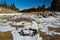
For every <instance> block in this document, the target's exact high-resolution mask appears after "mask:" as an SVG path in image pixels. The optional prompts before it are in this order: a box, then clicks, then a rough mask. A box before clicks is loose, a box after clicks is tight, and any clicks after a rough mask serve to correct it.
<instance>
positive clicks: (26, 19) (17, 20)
mask: <svg viewBox="0 0 60 40" xmlns="http://www.w3.org/2000/svg"><path fill="white" fill-rule="evenodd" d="M14 21H16V22H21V21H26V22H32V21H34V20H33V19H31V18H23V17H22V18H18V19H15V20H14Z"/></svg>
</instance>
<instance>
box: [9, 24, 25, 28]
mask: <svg viewBox="0 0 60 40" xmlns="http://www.w3.org/2000/svg"><path fill="white" fill-rule="evenodd" d="M10 26H11V27H15V28H16V29H18V28H23V27H24V25H10Z"/></svg>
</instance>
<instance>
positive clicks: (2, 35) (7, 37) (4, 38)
mask: <svg viewBox="0 0 60 40" xmlns="http://www.w3.org/2000/svg"><path fill="white" fill-rule="evenodd" d="M0 40H13V38H12V34H11V32H0Z"/></svg>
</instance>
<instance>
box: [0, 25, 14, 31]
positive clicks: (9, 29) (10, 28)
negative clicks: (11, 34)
mask: <svg viewBox="0 0 60 40" xmlns="http://www.w3.org/2000/svg"><path fill="white" fill-rule="evenodd" d="M12 30H15V28H14V27H10V26H9V25H7V26H0V32H6V31H12Z"/></svg>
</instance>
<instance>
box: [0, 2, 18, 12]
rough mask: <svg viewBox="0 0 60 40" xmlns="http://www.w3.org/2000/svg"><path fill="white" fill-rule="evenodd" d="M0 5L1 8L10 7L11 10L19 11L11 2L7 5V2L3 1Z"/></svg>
mask: <svg viewBox="0 0 60 40" xmlns="http://www.w3.org/2000/svg"><path fill="white" fill-rule="evenodd" d="M0 7H3V8H8V9H11V10H14V11H19V9H18V8H16V6H15V4H14V3H13V4H11V5H7V3H6V2H5V1H4V3H0Z"/></svg>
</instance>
